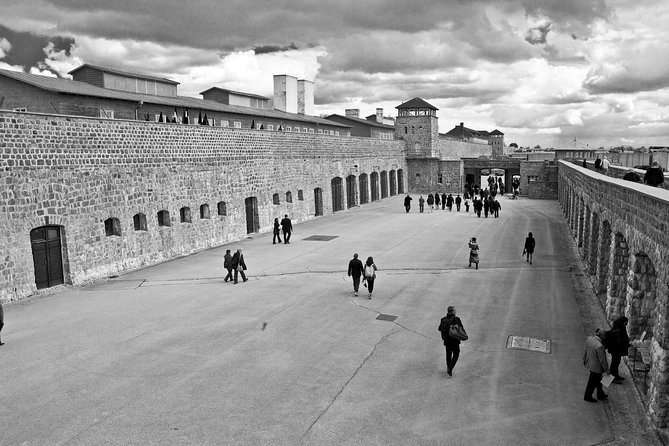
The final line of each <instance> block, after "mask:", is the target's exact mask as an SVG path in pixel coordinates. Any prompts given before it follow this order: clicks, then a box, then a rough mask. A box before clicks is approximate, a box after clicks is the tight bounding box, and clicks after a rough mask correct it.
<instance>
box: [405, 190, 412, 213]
mask: <svg viewBox="0 0 669 446" xmlns="http://www.w3.org/2000/svg"><path fill="white" fill-rule="evenodd" d="M411 200H413V198H411V196H410V195H409V194H407V196H406V197H404V209H406V210H407V214H408V213H409V210H410V209H411Z"/></svg>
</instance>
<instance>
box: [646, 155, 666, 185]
mask: <svg viewBox="0 0 669 446" xmlns="http://www.w3.org/2000/svg"><path fill="white" fill-rule="evenodd" d="M643 182H644V183H645V184H647V185H649V186H653V187H656V186H659V185H660V184H662V183H664V172H662V168H661V167H660V163H658V162H657V161H653V164H652V165H651V166H650V169H648V170H646V173H645V174H644V176H643Z"/></svg>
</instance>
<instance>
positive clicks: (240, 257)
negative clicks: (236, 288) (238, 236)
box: [232, 248, 249, 284]
mask: <svg viewBox="0 0 669 446" xmlns="http://www.w3.org/2000/svg"><path fill="white" fill-rule="evenodd" d="M232 268H233V269H234V270H235V284H236V283H237V277H238V276H237V274H241V275H242V280H243V281H244V282H246V281H247V280H249V279H247V278H246V274H244V270H246V263H245V262H244V254H243V253H242V248H239V249H238V250H237V252H236V253H235V255H233V256H232Z"/></svg>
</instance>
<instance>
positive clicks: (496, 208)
mask: <svg viewBox="0 0 669 446" xmlns="http://www.w3.org/2000/svg"><path fill="white" fill-rule="evenodd" d="M501 209H502V205H501V204H499V200H496V199H493V200H492V212H493V214H494V215H495V218H497V217H499V211H500V210H501Z"/></svg>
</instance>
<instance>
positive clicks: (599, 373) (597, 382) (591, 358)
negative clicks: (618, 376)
mask: <svg viewBox="0 0 669 446" xmlns="http://www.w3.org/2000/svg"><path fill="white" fill-rule="evenodd" d="M603 337H604V332H603V331H602V330H601V329H599V328H598V329H597V330H596V331H595V335H594V336H588V338H587V339H586V341H585V351H584V352H583V365H584V366H585V367H586V368H587V369H588V370H590V377H589V378H588V384H587V385H586V386H585V395H584V396H583V399H584V400H585V401H588V402H590V403H596V402H597V400H596V399H595V398H593V394H592V393H593V392H594V391H595V390H597V399H599V400H605V399H607V398H608V397H609V396H608V395H607V394H606V393H604V389H603V387H602V378H603V376H604V374H605V373H609V362H608V359H607V358H606V350H605V349H604V344H603V343H602V338H603Z"/></svg>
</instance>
